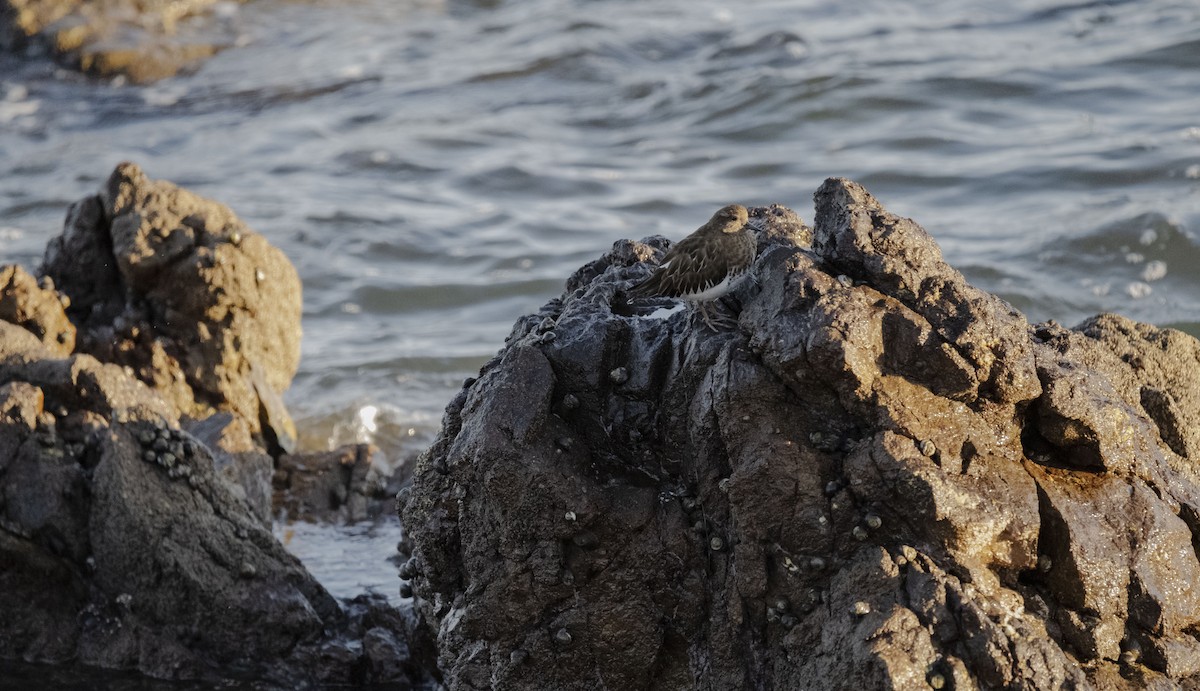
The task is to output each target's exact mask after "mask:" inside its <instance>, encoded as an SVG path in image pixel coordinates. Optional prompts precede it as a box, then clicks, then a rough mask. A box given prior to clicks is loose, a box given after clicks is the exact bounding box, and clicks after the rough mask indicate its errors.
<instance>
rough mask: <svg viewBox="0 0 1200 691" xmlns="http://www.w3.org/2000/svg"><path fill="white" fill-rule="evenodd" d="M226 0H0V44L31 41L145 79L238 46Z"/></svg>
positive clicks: (85, 67)
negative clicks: (218, 11)
mask: <svg viewBox="0 0 1200 691" xmlns="http://www.w3.org/2000/svg"><path fill="white" fill-rule="evenodd" d="M220 3H221V0H88V1H85V0H0V48H8V49H14V48H22V47H26V46H28V45H33V46H35V47H37V48H40V49H42V50H45V51H47V52H49V53H50V54H51V55H53V56H54V57H55V58H56V59H58V60H59V61H60V62H62V63H64V64H67V65H69V66H71V67H74V68H76V69H79V70H81V71H83V72H87V73H90V74H94V75H97V76H105V77H108V76H122V77H125V78H128V79H130V80H132V81H134V82H139V83H146V82H152V81H155V80H158V79H163V78H165V77H171V76H174V75H175V74H177V73H179V72H180V71H182V70H186V69H190V68H192V67H195V66H196V65H197V64H199V63H200V62H201V61H203V60H204V59H205V58H209V57H212V56H213V55H215V54H216V53H217V52H218V51H220V50H221V49H223V48H225V47H228V46H230V45H232V44H233V43H234V42H235V38H236V37H235V36H234V34H233V32H232V31H231V30H230V27H228V26H226V25H224V24H223V23H222V22H218V21H214V18H213V16H212V15H213V11H214V9H215V8H216V7H217V6H218V5H219V4H220Z"/></svg>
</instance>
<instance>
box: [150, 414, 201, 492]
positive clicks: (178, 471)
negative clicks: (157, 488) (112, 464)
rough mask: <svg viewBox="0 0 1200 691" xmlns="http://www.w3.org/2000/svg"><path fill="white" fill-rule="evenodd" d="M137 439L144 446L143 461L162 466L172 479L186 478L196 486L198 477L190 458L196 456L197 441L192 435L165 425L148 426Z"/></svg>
mask: <svg viewBox="0 0 1200 691" xmlns="http://www.w3.org/2000/svg"><path fill="white" fill-rule="evenodd" d="M137 440H138V442H139V443H140V444H141V446H142V460H143V461H146V462H147V463H154V464H157V465H158V466H160V467H162V468H163V469H165V470H166V471H167V476H168V477H170V478H171V479H172V480H176V479H185V478H186V479H187V481H188V482H189V483H190V484H191V485H192V486H193V487H195V486H196V484H197V479H196V477H195V476H194V475H193V474H192V465H191V464H189V463H188V459H191V458H195V456H196V449H197V442H196V441H195V440H194V439H192V438H191V436H190V435H188V434H187V433H186V432H183V431H181V430H173V429H168V428H165V427H159V428H150V427H147V428H144V429H142V430H140V431H139V432H138V433H137Z"/></svg>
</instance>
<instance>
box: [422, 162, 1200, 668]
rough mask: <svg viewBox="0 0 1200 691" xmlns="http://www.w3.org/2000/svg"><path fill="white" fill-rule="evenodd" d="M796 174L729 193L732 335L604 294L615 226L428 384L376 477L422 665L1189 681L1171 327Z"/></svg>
mask: <svg viewBox="0 0 1200 691" xmlns="http://www.w3.org/2000/svg"><path fill="white" fill-rule="evenodd" d="M815 200H816V220H815V229H813V230H812V232H811V235H810V234H809V231H808V229H807V228H804V227H803V226H802V224H799V223H798V220H797V219H794V215H789V213H790V212H789V213H785V211H786V210H777V211H770V210H756V213H754V214H753V215H754V217H755V220H756V222H757V223H758V224H759V225H758V227H759V229H760V244H761V245H762V251H761V252H760V256H759V259H758V262H757V264H756V267H755V270H754V276H755V279H756V280H755V281H746V282H744V283H743V285H742V287H741V288H740V289H739V293H738V294H737V296H736V297H738V298H739V300H740V302H741V313H740V318H739V320H740V321H739V326H738V328H737V329H735V330H730V331H725V332H722V333H712V332H710V331H708V330H706V328H705V327H704V326H703V325H702V324H701V323H700V322H699V321H698V320H693V319H692V317H691V316H690V315H689V314H687V313H686V312H677V313H675V314H673V315H672V316H670V317H668V318H666V319H657V318H653V317H650V316H640V315H639V314H636V313H635V312H636V311H637V310H636V309H631V308H628V307H627V306H626V305H625V301H624V300H623V299H622V298H621V297H620V293H621V292H622V290H623V289H625V288H627V287H628V286H629V285H631V284H632V283H634V282H635V281H636V280H638V279H640V278H641V277H644V276H645V275H646V274H647V272H648V271H649V270H650V264H649V262H650V261H651V260H654V259H656V258H659V257H661V255H662V251H663V249H664V247H665V245H666V243H665V241H663V240H662V239H661V238H654V239H650V240H647V241H645V242H631V241H621V242H618V243H617V244H616V245H615V246H614V248H613V250H612V251H611V252H609V253H608V254H607V255H605V256H604V257H603V258H601V259H599V260H597V261H595V262H592V263H591V264H589V265H587V266H585V267H583V268H582V269H580V270H579V272H577V273H576V274H575V275H574V276H573V277H572V278H571V279H570V280H569V281H568V283H567V288H566V292H565V293H564V294H563V296H562V297H561V298H558V299H555V300H552V301H551V302H550V303H548V304H547V305H546V306H545V307H544V308H543V309H542V310H541V312H539V313H538V314H536V315H531V316H529V317H526V318H523V319H522V320H520V321H519V322H518V324H517V325H516V327H515V328H514V331H513V333H512V335H511V336H510V338H509V339H508V341H507V343H506V345H505V348H504V349H503V350H502V351H501V352H500V354H499V355H498V356H497V357H496V358H495V359H494V360H493V361H492V362H490V363H488V364H487V365H486V366H485V367H484V368H483V370H482V372H481V374H480V376H479V378H478V379H477V380H473V381H470V382H469V383H468V384H467V386H465V387H464V389H463V391H462V392H461V393H460V394H459V395H458V396H457V397H456V398H455V399H454V401H452V402H451V404H450V405H449V407H448V408H447V411H446V415H445V418H444V422H443V429H442V431H441V434H440V435H439V437H438V439H437V441H436V442H435V444H434V446H433V447H432V448H431V450H430V451H429V452H428V453H427V454H425V455H424V456H423V457H422V458H421V459H420V462H419V463H418V467H417V469H416V473H415V476H414V483H413V486H412V488H411V490H409V491H406V492H404V493H402V494H401V498H400V502H399V503H400V505H401V511H402V517H403V520H404V523H405V526H406V529H407V531H408V535H409V538H410V539H411V547H412V558H411V559H410V560H409V561H408V562H406V563H405V564H404V566H403V568H402V569H401V575H402V577H406V578H409V579H410V580H411V586H412V587H413V588H414V590H415V592H416V594H417V596H418V598H420V604H419V607H420V609H421V611H422V614H423V616H424V618H425V619H426V621H427V622H428V625H429V627H430V628H431V630H432V631H433V632H434V633H436V635H437V639H438V651H439V660H440V666H441V668H442V670H443V672H444V674H445V675H446V677H445V678H446V680H447V683H448V684H449V686H450V687H451V688H454V689H474V688H480V689H482V688H530V689H535V688H536V689H547V688H551V689H593V688H656V689H692V688H700V689H750V688H754V689H758V688H768V689H769V688H777V689H800V688H856V689H889V688H890V689H914V688H926V687H933V688H955V689H960V690H961V689H974V688H981V689H990V688H1009V689H1060V688H1063V689H1084V688H1096V689H1125V688H1129V689H1134V688H1139V689H1140V688H1163V689H1166V688H1178V687H1179V686H1184V687H1193V686H1196V685H1198V684H1200V640H1198V638H1200V562H1198V561H1197V549H1198V547H1200V538H1198V537H1197V536H1198V535H1200V474H1198V473H1197V471H1196V470H1195V463H1196V461H1197V459H1198V458H1200V457H1198V456H1197V453H1198V451H1200V447H1198V446H1197V444H1198V443H1200V432H1197V429H1200V427H1197V421H1198V420H1200V417H1198V416H1200V400H1198V398H1200V394H1198V393H1197V392H1198V391H1200V367H1198V365H1200V343H1197V341H1196V340H1194V339H1192V338H1191V337H1189V336H1187V335H1185V334H1182V333H1179V332H1175V331H1171V330H1159V329H1155V328H1153V327H1149V326H1146V325H1141V324H1134V323H1132V322H1128V321H1126V320H1122V319H1120V318H1118V317H1112V316H1101V317H1097V318H1096V319H1094V320H1092V321H1090V322H1087V323H1085V324H1084V325H1082V326H1081V327H1079V328H1078V329H1076V330H1067V329H1064V328H1062V327H1059V326H1057V325H1054V324H1046V325H1039V326H1033V327H1031V326H1030V325H1028V324H1027V323H1026V321H1025V319H1024V318H1023V317H1022V316H1021V315H1020V314H1019V313H1017V312H1016V311H1014V310H1013V309H1012V308H1011V307H1010V306H1009V305H1007V304H1006V303H1004V302H1003V301H1001V300H1000V299H998V298H996V297H994V296H992V295H989V294H987V293H985V292H982V291H980V290H977V289H975V288H973V287H972V286H970V285H969V284H968V283H967V282H966V281H965V280H964V279H963V277H962V275H961V274H959V273H958V272H957V271H955V270H954V269H953V268H951V267H950V266H948V265H947V264H946V263H945V262H944V261H943V259H942V256H941V253H940V251H939V249H938V247H937V245H936V244H935V243H934V242H933V240H932V239H931V238H930V237H929V236H928V235H927V234H926V233H925V232H924V231H923V230H922V229H921V228H920V227H919V226H918V225H917V224H916V223H914V222H912V221H911V220H908V219H903V218H898V217H896V216H893V215H892V214H890V213H888V212H887V211H886V210H884V209H883V208H882V207H881V206H880V205H879V204H878V202H876V200H875V199H873V198H872V197H871V196H870V195H869V194H868V193H867V192H866V191H865V190H864V189H863V188H862V187H860V186H859V185H857V184H855V183H853V182H850V181H847V180H841V179H831V180H828V181H826V183H825V184H824V185H823V186H822V187H821V189H820V190H818V191H817V193H816V197H815ZM808 237H811V238H812V243H813V244H812V247H811V248H805V247H802V246H800V245H802V244H804V241H805V240H807V238H808ZM614 305H616V306H617V307H614ZM635 307H636V306H635ZM643 311H645V310H643Z"/></svg>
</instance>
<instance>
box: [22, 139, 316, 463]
mask: <svg viewBox="0 0 1200 691" xmlns="http://www.w3.org/2000/svg"><path fill="white" fill-rule="evenodd" d="M42 273H43V274H44V275H46V276H49V277H50V278H51V279H53V282H54V285H55V286H57V288H58V290H59V291H60V292H61V293H63V294H64V295H66V296H68V297H69V298H70V306H69V307H68V309H67V315H68V316H69V317H70V318H71V321H72V322H73V323H74V324H75V325H76V327H77V328H78V329H79V334H78V336H77V340H78V343H77V346H76V347H77V349H78V350H79V351H81V352H85V353H89V354H91V355H94V356H95V357H96V358H97V359H99V360H101V361H103V362H111V363H114V364H118V365H122V366H127V367H130V368H131V369H132V371H133V372H134V374H135V375H136V376H137V377H138V378H139V379H141V380H142V381H143V382H145V383H146V384H148V385H149V386H151V387H152V388H154V389H156V390H158V391H159V392H160V393H161V394H162V395H163V396H164V397H165V398H167V399H168V400H169V401H171V403H172V404H173V405H174V407H175V409H176V410H177V411H178V412H179V413H180V414H181V415H184V416H187V417H189V418H193V419H203V418H207V417H209V416H210V415H212V414H213V413H216V412H220V411H229V412H231V413H233V414H234V415H235V416H238V417H240V418H242V419H243V420H244V421H245V422H246V424H247V425H248V426H249V428H250V432H251V433H252V434H259V433H264V434H265V435H266V436H267V441H269V442H272V443H274V444H277V445H278V446H279V447H282V448H283V449H285V450H290V449H291V447H292V444H293V443H294V439H295V436H296V435H295V429H294V427H293V426H292V422H291V420H290V418H289V417H288V415H287V411H286V409H284V407H283V404H282V402H281V401H280V392H282V391H284V390H285V389H286V388H287V387H288V386H289V385H290V384H291V381H292V376H293V375H295V373H296V367H297V366H298V365H299V362H300V311H301V299H300V279H299V278H298V277H297V275H296V270H295V268H294V267H293V266H292V265H291V263H290V262H289V261H288V260H287V257H285V256H284V255H283V253H282V252H280V251H279V250H278V249H276V248H275V247H272V246H271V245H270V244H269V243H268V242H267V241H266V239H264V238H263V237H262V236H261V235H259V234H257V233H255V232H253V231H251V230H250V229H248V228H247V227H246V225H245V224H244V223H242V221H241V220H240V219H238V217H237V216H236V215H235V214H234V213H233V212H232V211H230V210H229V208H228V207H226V206H224V205H223V204H220V203H218V202H214V201H210V200H207V199H204V198H202V197H199V196H197V195H195V194H192V193H191V192H189V191H187V190H185V189H182V188H179V187H176V186H175V185H173V184H171V183H169V182H166V181H155V180H150V179H149V178H147V177H146V175H145V173H143V172H142V170H141V169H140V168H138V166H136V165H134V164H132V163H122V164H121V165H119V166H117V169H116V170H115V171H113V174H112V176H111V177H109V179H108V182H107V183H106V184H105V187H104V189H103V190H102V191H101V192H100V193H99V194H97V195H95V196H92V197H87V198H85V199H83V200H82V201H80V202H77V203H75V204H74V205H72V207H71V209H70V211H69V212H68V215H67V223H66V228H65V229H64V231H63V234H62V235H61V236H59V237H57V238H55V239H54V240H52V241H51V242H50V244H49V245H48V246H47V248H46V256H45V261H44V264H43V266H42Z"/></svg>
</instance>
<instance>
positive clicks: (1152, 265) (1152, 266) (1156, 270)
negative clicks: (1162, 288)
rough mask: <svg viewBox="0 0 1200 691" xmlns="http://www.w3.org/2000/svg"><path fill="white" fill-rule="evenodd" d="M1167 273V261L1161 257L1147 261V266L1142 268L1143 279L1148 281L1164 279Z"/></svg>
mask: <svg viewBox="0 0 1200 691" xmlns="http://www.w3.org/2000/svg"><path fill="white" fill-rule="evenodd" d="M1166 275H1167V263H1166V262H1164V261H1162V260H1159V259H1155V260H1153V261H1150V262H1147V263H1146V266H1145V268H1143V269H1142V280H1143V281H1145V282H1147V283H1150V282H1152V281H1158V280H1162V279H1163V278H1165V277H1166Z"/></svg>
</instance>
